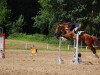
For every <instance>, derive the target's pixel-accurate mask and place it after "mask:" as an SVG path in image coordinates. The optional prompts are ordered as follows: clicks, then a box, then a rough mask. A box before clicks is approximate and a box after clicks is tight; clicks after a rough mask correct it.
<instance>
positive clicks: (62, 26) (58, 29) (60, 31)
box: [55, 23, 68, 38]
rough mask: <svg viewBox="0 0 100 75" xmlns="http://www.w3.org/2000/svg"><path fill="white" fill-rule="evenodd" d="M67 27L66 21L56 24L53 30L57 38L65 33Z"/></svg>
mask: <svg viewBox="0 0 100 75" xmlns="http://www.w3.org/2000/svg"><path fill="white" fill-rule="evenodd" d="M67 28H68V25H67V23H66V24H65V23H62V24H58V25H57V27H56V31H55V36H56V37H57V38H59V37H61V36H62V35H64V34H66V29H67Z"/></svg>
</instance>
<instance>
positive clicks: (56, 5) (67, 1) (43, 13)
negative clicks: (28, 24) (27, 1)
mask: <svg viewBox="0 0 100 75" xmlns="http://www.w3.org/2000/svg"><path fill="white" fill-rule="evenodd" d="M39 3H40V5H41V8H40V12H39V15H38V16H36V17H35V18H34V20H35V23H34V25H33V26H36V27H38V28H40V30H41V31H42V33H44V32H43V31H45V28H46V29H47V30H48V34H49V35H51V36H52V35H53V34H54V29H55V27H56V26H55V25H56V24H57V23H58V22H59V21H61V20H64V19H66V18H71V19H72V20H74V21H75V22H80V23H82V30H85V31H86V32H87V33H90V34H97V35H100V34H99V32H100V30H99V31H98V32H96V29H97V27H98V26H99V25H98V24H99V23H100V19H99V15H100V14H99V12H100V10H99V7H100V5H99V1H97V0H89V1H87V0H39ZM51 32H53V33H51Z"/></svg>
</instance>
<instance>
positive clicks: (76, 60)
mask: <svg viewBox="0 0 100 75" xmlns="http://www.w3.org/2000/svg"><path fill="white" fill-rule="evenodd" d="M79 35H80V31H78V33H77V34H76V39H75V40H74V58H73V60H72V61H73V63H76V64H77V63H80V62H81V53H78V45H79Z"/></svg>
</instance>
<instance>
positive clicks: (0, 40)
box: [0, 27, 5, 58]
mask: <svg viewBox="0 0 100 75" xmlns="http://www.w3.org/2000/svg"><path fill="white" fill-rule="evenodd" d="M0 58H5V34H3V28H2V27H0Z"/></svg>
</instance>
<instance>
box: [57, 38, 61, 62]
mask: <svg viewBox="0 0 100 75" xmlns="http://www.w3.org/2000/svg"><path fill="white" fill-rule="evenodd" d="M61 41H62V38H61V37H60V38H59V55H58V59H57V62H58V64H62V59H61Z"/></svg>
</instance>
